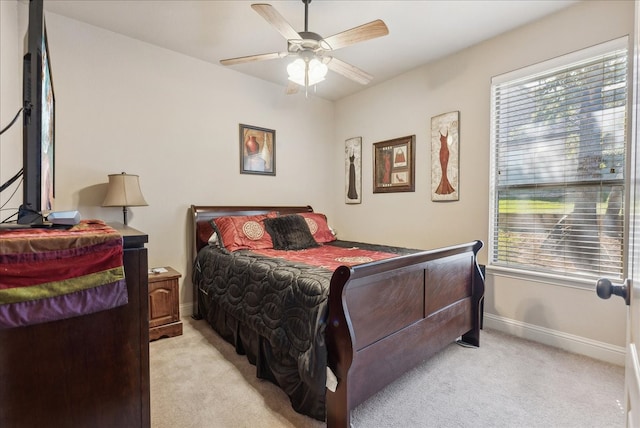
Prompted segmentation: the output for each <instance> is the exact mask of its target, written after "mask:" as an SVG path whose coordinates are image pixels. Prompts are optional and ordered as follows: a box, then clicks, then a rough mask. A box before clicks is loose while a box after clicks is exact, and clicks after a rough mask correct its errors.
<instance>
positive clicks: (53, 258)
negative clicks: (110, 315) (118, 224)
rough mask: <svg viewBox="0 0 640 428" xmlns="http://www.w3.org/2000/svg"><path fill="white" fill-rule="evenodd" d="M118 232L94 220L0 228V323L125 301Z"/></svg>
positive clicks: (68, 315)
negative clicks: (55, 225)
mask: <svg viewBox="0 0 640 428" xmlns="http://www.w3.org/2000/svg"><path fill="white" fill-rule="evenodd" d="M122 257H123V250H122V236H121V235H120V234H119V233H118V232H117V231H116V230H115V229H113V228H112V227H110V226H107V225H106V224H105V223H104V222H102V221H99V220H83V221H81V222H80V223H79V224H77V225H75V226H73V227H71V228H70V229H66V230H65V229H50V228H28V229H7V230H1V229H0V328H9V327H19V326H25V325H31V324H37V323H42V322H47V321H54V320H60V319H65V318H71V317H74V316H79V315H85V314H90V313H94V312H98V311H102V310H106V309H111V308H115V307H118V306H121V305H125V304H127V302H128V296H127V284H126V281H125V277H124V266H123V258H122Z"/></svg>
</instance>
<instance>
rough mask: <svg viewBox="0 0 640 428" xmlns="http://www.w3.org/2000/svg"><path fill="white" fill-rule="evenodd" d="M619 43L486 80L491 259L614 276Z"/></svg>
mask: <svg viewBox="0 0 640 428" xmlns="http://www.w3.org/2000/svg"><path fill="white" fill-rule="evenodd" d="M626 47H627V39H626V38H624V39H619V40H615V41H612V42H608V43H606V44H603V45H599V46H596V47H593V48H589V49H586V50H584V51H580V52H575V53H572V54H571V55H567V56H565V57H561V58H556V59H554V60H552V61H549V62H546V63H543V64H537V65H535V66H532V67H528V68H526V69H522V70H518V71H516V72H512V73H509V74H506V75H502V76H498V77H495V78H493V79H492V82H491V98H492V106H491V107H492V108H491V125H492V126H491V163H492V165H491V175H492V177H491V206H492V210H491V211H492V212H491V224H490V237H489V240H490V243H489V244H490V245H489V252H490V256H489V257H490V264H492V265H494V266H503V267H509V268H514V269H521V270H526V271H535V272H544V273H550V274H556V275H560V276H565V277H571V278H576V277H578V278H580V277H583V278H597V277H601V276H607V277H609V278H611V279H614V278H615V279H622V276H623V273H624V251H623V248H624V242H623V230H624V225H625V207H624V205H625V195H626V192H625V188H626V181H625V179H626V171H625V169H626V153H627V148H626V124H625V121H626V110H627V73H628V69H627V49H626Z"/></svg>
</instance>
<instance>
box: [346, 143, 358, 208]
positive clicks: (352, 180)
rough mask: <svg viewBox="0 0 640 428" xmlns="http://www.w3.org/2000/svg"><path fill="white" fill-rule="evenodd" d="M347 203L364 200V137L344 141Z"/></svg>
mask: <svg viewBox="0 0 640 428" xmlns="http://www.w3.org/2000/svg"><path fill="white" fill-rule="evenodd" d="M344 164H345V177H344V178H345V189H344V190H345V192H344V202H345V203H346V204H359V203H361V202H362V137H355V138H349V139H348V140H346V141H345V142H344Z"/></svg>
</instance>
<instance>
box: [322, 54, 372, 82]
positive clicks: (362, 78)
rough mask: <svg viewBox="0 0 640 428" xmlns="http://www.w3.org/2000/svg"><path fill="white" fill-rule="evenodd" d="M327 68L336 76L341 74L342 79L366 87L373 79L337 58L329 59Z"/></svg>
mask: <svg viewBox="0 0 640 428" xmlns="http://www.w3.org/2000/svg"><path fill="white" fill-rule="evenodd" d="M327 67H329V69H330V70H333V71H335V72H336V73H338V74H342V75H343V76H344V77H346V78H348V79H351V80H353V81H355V82H358V83H360V84H362V85H366V84H367V83H369V82H371V80H372V79H373V76H372V75H370V74H369V73H367V72H365V71H362V70H360V69H359V68H358V67H354V66H353V65H351V64H347V63H346V62H344V61H341V60H339V59H338V58H331V60H330V61H329V62H328V63H327Z"/></svg>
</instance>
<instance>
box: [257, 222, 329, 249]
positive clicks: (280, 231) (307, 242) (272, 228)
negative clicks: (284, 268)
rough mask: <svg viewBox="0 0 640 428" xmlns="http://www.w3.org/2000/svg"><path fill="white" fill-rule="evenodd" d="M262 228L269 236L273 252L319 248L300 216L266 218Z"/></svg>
mask: <svg viewBox="0 0 640 428" xmlns="http://www.w3.org/2000/svg"><path fill="white" fill-rule="evenodd" d="M264 227H265V229H267V232H269V235H271V240H272V241H273V248H274V249H275V250H304V249H305V248H313V247H318V246H319V245H318V243H317V242H316V240H315V239H313V235H312V234H311V231H310V230H309V226H308V225H307V222H306V221H305V219H304V217H302V216H299V215H295V214H294V215H285V216H282V217H276V218H266V219H264Z"/></svg>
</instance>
